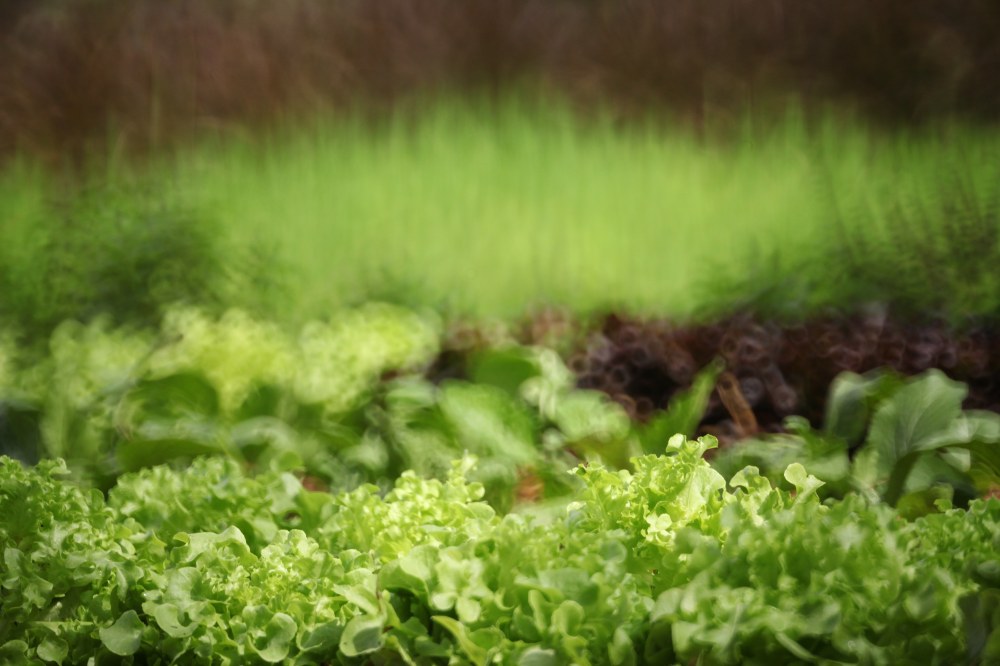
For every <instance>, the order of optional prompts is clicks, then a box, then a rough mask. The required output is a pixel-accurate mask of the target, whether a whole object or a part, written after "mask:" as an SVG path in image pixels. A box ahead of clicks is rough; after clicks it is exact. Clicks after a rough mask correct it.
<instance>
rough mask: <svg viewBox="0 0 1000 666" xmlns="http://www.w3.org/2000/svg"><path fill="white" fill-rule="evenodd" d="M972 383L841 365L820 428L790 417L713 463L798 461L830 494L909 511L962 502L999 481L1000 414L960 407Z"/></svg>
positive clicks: (777, 470) (777, 471)
mask: <svg viewBox="0 0 1000 666" xmlns="http://www.w3.org/2000/svg"><path fill="white" fill-rule="evenodd" d="M967 392H968V390H967V387H966V386H965V385H964V384H961V383H959V382H955V381H952V380H950V379H948V377H947V376H945V374H944V373H942V372H941V371H939V370H930V371H928V372H925V373H924V374H922V375H918V376H916V377H911V378H903V377H900V376H898V375H895V374H893V373H888V372H882V371H876V372H873V373H870V374H868V375H865V376H861V375H857V374H854V373H843V374H841V375H840V376H838V377H837V378H836V380H835V381H834V383H833V384H832V385H831V387H830V395H829V398H828V400H827V407H826V416H825V422H824V423H823V425H822V428H821V429H819V430H815V429H813V428H812V427H811V426H810V424H809V423H808V422H807V421H806V420H805V419H803V418H801V417H789V418H788V419H787V420H786V422H785V425H786V428H787V429H788V431H789V433H788V434H781V435H768V436H764V437H760V438H754V439H749V440H745V441H742V442H739V443H737V444H735V445H733V446H732V447H730V448H728V449H727V450H726V451H724V452H722V453H721V454H720V455H719V456H717V457H716V458H715V459H714V461H713V463H714V464H715V466H716V467H717V468H718V469H719V470H720V471H722V473H723V474H726V473H734V472H735V471H737V470H738V469H740V468H742V467H744V466H745V465H755V466H758V467H759V468H760V469H762V470H763V472H764V474H765V475H766V476H768V477H769V478H770V479H771V480H772V481H775V482H777V481H778V480H779V478H780V475H781V473H782V472H783V470H784V469H785V468H786V467H787V466H788V465H789V464H791V463H793V462H798V463H801V464H802V465H803V466H804V467H805V469H807V470H808V471H809V472H810V473H811V474H815V475H816V476H817V477H818V478H820V479H822V480H823V481H824V482H825V484H826V485H825V486H824V495H826V496H830V497H844V496H845V495H846V494H847V493H850V492H859V493H862V494H864V495H866V496H868V497H871V498H880V499H881V500H883V501H885V502H887V503H889V504H890V505H892V506H896V507H897V508H898V509H899V510H900V511H901V512H902V513H904V514H906V515H911V516H912V515H920V514H924V513H928V512H930V511H933V510H934V506H935V501H936V500H938V499H947V500H948V501H956V502H959V501H961V502H963V503H964V502H967V501H968V500H969V499H970V498H972V497H977V496H981V495H982V494H984V493H986V492H988V491H989V489H990V488H991V487H992V486H994V485H996V484H998V483H1000V415H998V414H996V413H995V412H989V411H982V410H963V409H962V401H963V400H964V399H965V396H966V394H967Z"/></svg>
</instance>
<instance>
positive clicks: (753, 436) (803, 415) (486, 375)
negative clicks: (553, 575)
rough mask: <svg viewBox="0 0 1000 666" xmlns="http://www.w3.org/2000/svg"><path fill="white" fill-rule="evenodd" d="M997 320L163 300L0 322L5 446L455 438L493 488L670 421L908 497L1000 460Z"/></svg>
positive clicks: (373, 450) (728, 463)
mask: <svg viewBox="0 0 1000 666" xmlns="http://www.w3.org/2000/svg"><path fill="white" fill-rule="evenodd" d="M540 343H544V344H540ZM997 343H998V339H997V338H996V335H995V334H994V333H993V332H992V329H990V328H982V329H978V330H969V331H966V332H955V331H951V330H950V329H948V328H945V327H944V326H942V325H904V324H901V323H899V322H895V321H893V320H891V319H888V318H886V317H884V316H880V317H875V316H874V315H872V316H868V317H862V318H859V319H853V320H852V319H844V320H833V319H829V320H823V321H820V320H815V321H812V322H808V323H804V324H799V325H796V326H791V327H786V328H782V327H780V326H778V325H776V324H763V323H758V322H755V321H753V320H752V319H748V318H744V317H736V318H732V319H729V320H724V321H722V322H720V323H717V324H712V325H704V326H693V327H671V326H669V325H668V324H666V323H664V322H641V321H638V320H635V321H630V320H624V319H621V318H618V317H611V318H608V319H606V320H605V321H603V323H601V324H600V325H599V326H597V327H596V328H592V329H589V330H588V329H587V328H586V327H584V326H582V325H581V326H574V325H571V324H569V323H567V322H566V321H560V320H557V319H556V318H553V317H551V316H549V317H539V318H537V319H535V320H534V321H533V322H532V323H531V324H530V325H527V326H526V327H525V328H524V330H522V331H517V330H515V329H511V328H508V329H504V328H496V329H493V330H490V329H488V328H482V327H481V328H478V329H476V328H468V327H465V328H463V327H459V326H451V327H449V328H448V332H447V333H445V332H444V331H443V326H442V323H441V321H440V320H439V319H437V318H436V317H435V316H433V315H430V314H428V313H418V312H415V311H411V310H408V309H404V308H400V307H397V306H390V305H378V304H369V305H367V306H364V307H360V308H355V309H347V310H342V311H340V312H339V313H338V314H336V315H334V316H333V317H331V318H329V319H328V320H326V321H314V322H312V323H309V324H307V325H305V326H304V327H302V328H301V329H300V330H298V331H292V330H290V329H288V328H285V327H282V326H279V325H277V324H275V323H273V322H269V321H266V320H261V319H256V318H253V317H251V316H249V315H247V314H245V313H243V312H241V311H239V310H232V311H230V312H228V313H227V314H225V315H223V316H221V317H216V316H212V315H209V314H206V313H205V312H203V311H201V310H198V309H194V308H182V307H177V308H174V309H172V310H170V311H168V313H167V315H166V317H165V320H164V323H163V325H162V326H161V327H160V329H159V330H156V331H141V330H138V329H124V328H112V327H110V326H108V325H107V324H106V323H103V322H102V321H101V320H96V321H94V322H92V323H90V324H87V325H84V324H79V323H75V322H67V323H65V324H63V325H62V326H60V327H59V328H58V329H57V330H56V331H55V333H54V334H53V336H52V338H51V341H50V345H49V349H48V350H47V351H46V352H45V353H43V354H41V355H39V354H38V352H37V350H30V349H22V350H20V351H19V350H18V347H17V346H16V345H15V344H13V343H12V342H11V343H8V344H6V345H4V346H3V347H2V350H3V351H0V453H5V454H7V455H11V456H13V457H15V458H18V459H20V460H23V461H25V462H27V463H29V464H33V463H35V462H37V461H38V460H40V459H43V458H63V459H65V460H66V461H67V463H68V464H69V466H70V468H71V469H72V470H73V472H74V474H75V476H76V478H77V479H78V480H82V481H86V482H87V483H91V484H94V485H96V486H97V487H100V488H103V489H107V488H109V487H111V486H112V485H113V484H114V481H115V479H116V478H117V477H118V476H119V475H120V474H122V473H124V472H133V471H137V470H139V469H143V468H145V467H148V466H151V465H156V464H160V463H167V462H182V461H185V460H188V459H190V458H192V457H195V456H198V455H202V454H218V455H223V456H226V457H229V458H232V459H234V460H238V461H240V462H241V463H243V464H245V465H248V466H252V467H254V468H256V469H277V470H282V471H287V470H301V471H302V474H304V479H305V482H306V483H307V484H308V485H310V486H311V487H315V488H324V489H334V490H350V489H352V488H355V487H357V486H358V485H360V484H362V483H375V484H377V485H380V486H381V487H383V488H387V487H389V486H391V484H392V482H393V481H394V480H395V479H396V478H398V476H399V475H400V474H401V473H402V472H404V471H406V470H413V471H416V472H417V473H418V474H421V475H425V476H438V477H440V476H441V475H442V474H444V473H445V472H446V471H447V470H448V469H449V468H450V465H451V463H452V462H453V461H454V460H455V459H456V458H458V457H460V456H461V455H462V454H463V453H464V452H469V453H472V454H474V455H476V456H477V457H478V458H479V465H478V467H477V471H476V472H475V474H474V478H473V480H475V481H478V482H481V483H483V484H484V486H485V487H486V492H487V499H488V500H489V501H490V502H491V503H492V504H493V505H494V506H495V507H497V508H499V509H501V510H507V509H509V508H510V507H511V506H512V505H513V504H514V503H515V502H516V501H518V500H521V501H524V500H528V501H538V500H541V499H546V498H549V499H551V498H555V497H559V496H562V495H564V494H565V493H566V492H568V486H566V483H565V475H564V474H563V472H564V470H565V469H566V468H568V467H571V466H573V465H575V464H576V463H577V462H580V461H588V460H596V461H600V462H603V463H605V464H608V465H611V466H613V467H616V468H620V469H626V468H628V466H629V460H630V458H632V457H633V456H635V455H640V454H644V453H645V454H656V453H661V452H662V450H663V445H664V442H665V441H666V440H667V438H669V437H670V436H672V435H674V434H678V433H679V434H683V435H686V436H696V435H699V434H712V435H714V436H717V437H718V438H719V439H721V440H722V442H723V447H722V451H721V452H720V454H719V455H716V456H714V457H713V463H714V464H715V465H716V466H718V467H719V468H720V469H726V470H729V472H730V473H734V472H735V471H737V470H738V469H739V467H741V466H742V464H743V463H745V462H752V463H753V464H755V465H757V466H759V467H760V468H761V469H762V472H763V473H764V474H765V475H768V476H769V477H770V478H771V479H772V480H773V481H775V482H776V483H779V484H780V483H782V481H781V475H782V473H783V471H784V468H785V466H787V464H789V463H791V462H795V461H798V462H801V463H802V464H804V465H805V466H806V469H807V471H809V472H810V473H813V474H816V475H817V476H818V477H819V478H821V479H822V480H823V481H824V482H826V483H827V486H826V491H824V492H829V493H830V494H836V495H843V494H844V493H846V492H848V491H849V490H861V491H863V492H865V493H867V494H868V495H869V496H871V497H882V498H883V499H887V500H888V501H889V502H890V503H891V504H894V505H895V504H897V503H898V502H900V501H903V500H905V501H906V502H907V503H908V506H910V509H909V510H910V511H917V512H918V513H919V512H920V511H922V510H924V509H926V508H927V507H930V506H931V505H932V500H933V498H935V497H938V496H940V494H941V493H945V494H947V495H948V496H949V498H952V499H954V500H955V501H956V502H958V503H959V504H961V505H964V504H965V503H967V502H968V501H969V500H970V499H972V498H974V497H977V496H981V495H983V494H988V493H991V492H994V490H995V486H996V484H997V483H998V482H1000V447H998V446H997V444H998V442H1000V413H998V409H997V402H998V399H997V396H996V391H997V388H996V387H995V386H994V384H993V377H994V376H996V368H995V366H996V364H997V362H998V361H997V359H998V358H1000V357H998V354H997V350H996V349H995V347H996V345H997ZM557 349H558V350H560V351H561V352H562V353H561V354H560V353H558V352H557V351H555V350H557ZM567 359H568V360H567ZM970 387H971V388H970ZM786 487H787V486H786ZM921 506H923V507H924V509H920V507H921Z"/></svg>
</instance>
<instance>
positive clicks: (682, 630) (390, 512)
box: [0, 394, 1000, 666]
mask: <svg viewBox="0 0 1000 666" xmlns="http://www.w3.org/2000/svg"><path fill="white" fill-rule="evenodd" d="M505 395H509V394H505ZM715 444H716V443H715V442H714V440H712V439H711V438H705V439H703V440H699V441H688V440H686V439H685V438H684V437H683V436H677V437H674V438H672V439H671V440H670V442H669V443H668V445H667V447H666V450H665V451H664V454H663V455H659V456H656V455H646V456H642V457H639V458H636V459H635V460H634V461H633V462H632V465H633V470H632V471H625V470H614V469H610V468H607V467H605V466H604V465H602V464H600V463H597V462H592V463H590V464H589V465H588V466H586V467H579V468H577V469H576V470H574V471H573V474H574V475H575V476H576V477H577V478H578V479H579V483H580V485H579V487H578V488H577V489H576V490H574V491H573V494H572V495H571V497H570V499H571V500H572V501H571V502H570V504H569V505H568V506H567V508H566V510H565V511H563V512H561V513H553V514H549V515H548V517H546V516H543V515H542V514H535V515H532V514H519V513H512V514H508V515H506V516H503V517H500V516H499V515H498V514H497V513H496V512H495V511H494V510H493V509H491V508H490V507H489V506H488V505H486V504H485V503H483V502H482V501H481V498H482V497H483V494H484V489H483V487H482V485H481V484H479V483H476V482H470V481H469V480H468V478H469V476H470V475H473V474H474V472H475V468H474V463H473V461H472V460H471V459H465V460H462V461H458V462H456V463H455V464H454V465H453V466H452V468H451V470H450V471H449V473H448V475H447V477H446V478H445V479H444V480H437V479H426V478H421V477H419V476H417V475H416V474H414V473H412V472H407V473H404V474H403V475H402V476H401V477H400V479H399V480H398V482H397V483H396V484H395V486H394V487H393V488H392V489H391V490H389V491H388V492H386V493H384V494H383V493H382V492H381V491H380V490H379V489H378V487H376V486H371V485H363V486H360V487H358V488H356V489H354V490H351V491H349V492H341V493H336V494H327V493H318V492H311V491H308V490H306V489H304V488H303V487H302V485H301V483H299V481H298V480H297V479H296V478H295V477H294V476H292V475H291V474H288V473H285V472H280V471H264V472H262V473H260V474H259V475H257V476H248V475H247V474H246V472H245V471H244V469H243V468H242V467H241V466H240V465H238V464H236V463H235V462H233V461H232V460H228V459H225V458H218V457H215V458H199V459H197V460H196V461H194V463H193V465H192V466H191V467H190V468H187V469H170V468H167V467H155V468H152V469H148V470H143V471H141V472H139V473H137V474H126V475H123V476H122V477H121V478H120V479H119V482H118V484H117V485H116V487H115V488H114V489H113V490H112V491H111V493H110V495H109V497H108V499H107V500H105V499H104V497H103V496H102V495H101V494H100V493H99V492H95V491H88V490H85V489H82V488H80V487H78V486H75V485H73V484H71V483H69V482H67V481H66V480H65V477H66V475H67V473H68V470H67V468H66V466H65V465H63V464H61V463H58V462H52V461H43V462H42V463H40V464H39V465H38V466H37V467H35V468H34V469H30V470H28V469H25V468H23V467H22V466H21V465H20V464H19V463H17V462H15V461H13V460H10V459H0V502H2V504H3V506H4V507H5V509H6V510H5V511H4V512H3V513H2V514H0V549H2V552H3V558H4V568H3V570H2V571H3V575H2V578H0V603H2V605H3V608H4V613H3V615H2V617H0V655H2V656H3V659H4V660H5V663H32V662H36V661H38V660H48V661H53V662H56V663H60V662H61V663H82V662H86V661H87V659H89V658H91V657H93V658H94V659H95V663H104V662H115V660H119V661H120V660H121V659H123V658H126V659H127V658H134V659H135V660H137V661H143V662H174V663H205V662H212V663H226V664H236V663H288V664H315V665H319V664H333V663H341V664H350V663H358V662H359V661H364V662H369V661H370V662H373V663H411V664H434V663H482V664H487V663H514V664H519V663H520V664H552V663H574V664H593V665H595V666H596V665H598V664H616V665H618V664H640V663H676V664H684V663H690V662H691V661H700V662H702V663H713V664H714V663H717V664H729V663H733V664H735V663H787V662H789V661H803V660H804V661H817V662H825V663H942V664H944V663H960V662H963V661H965V660H967V659H971V660H975V659H981V660H983V661H987V662H988V660H989V659H991V658H992V657H993V655H994V654H995V652H996V641H997V638H996V636H997V627H998V622H997V620H998V619H1000V616H998V615H997V595H996V592H997V586H998V585H1000V573H998V572H1000V563H998V560H997V557H996V552H997V549H998V547H1000V541H998V538H997V534H998V533H1000V501H997V500H992V501H990V502H981V501H974V502H972V503H971V504H970V507H969V509H968V511H963V510H958V509H948V508H947V507H945V506H944V505H943V504H942V507H943V512H942V513H936V514H932V515H928V516H926V517H923V518H919V519H917V520H915V521H912V522H907V521H902V520H900V519H899V517H898V515H897V514H896V513H895V512H894V511H893V510H892V509H891V508H890V507H888V506H886V505H885V504H876V505H872V504H869V503H868V502H866V500H865V499H864V498H863V497H861V496H858V495H852V496H850V497H848V498H846V499H845V500H843V501H841V502H834V503H830V504H823V503H821V502H820V500H819V498H818V496H817V494H816V492H815V491H816V490H817V488H819V487H820V486H821V482H820V480H818V479H817V478H816V477H814V476H812V475H810V474H809V473H808V472H807V471H806V469H805V468H804V467H803V466H801V465H792V466H790V467H789V468H788V469H787V470H786V471H785V476H786V477H787V480H788V482H789V483H791V484H793V485H794V486H795V487H796V493H795V494H794V495H792V494H789V493H786V492H785V491H783V490H781V489H779V488H775V487H773V486H772V485H771V484H770V483H769V482H768V481H767V479H765V478H763V477H762V476H760V474H759V473H758V472H757V470H756V469H754V468H747V469H744V470H741V471H740V473H738V474H736V475H734V476H733V477H732V478H731V479H730V481H729V483H728V486H727V484H726V481H725V479H724V478H723V477H722V476H721V475H720V474H719V473H718V472H716V471H715V470H714V469H713V468H712V467H711V466H710V465H709V464H708V463H707V462H706V461H705V460H704V459H703V458H702V456H703V454H704V453H705V452H706V451H707V450H709V449H710V448H712V447H714V446H715Z"/></svg>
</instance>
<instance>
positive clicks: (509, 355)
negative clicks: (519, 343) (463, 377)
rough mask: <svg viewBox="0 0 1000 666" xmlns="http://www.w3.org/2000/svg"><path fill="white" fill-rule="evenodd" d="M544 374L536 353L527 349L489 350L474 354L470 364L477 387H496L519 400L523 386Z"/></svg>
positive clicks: (472, 377)
mask: <svg viewBox="0 0 1000 666" xmlns="http://www.w3.org/2000/svg"><path fill="white" fill-rule="evenodd" d="M539 374H541V368H540V367H539V365H538V360H537V359H536V354H535V352H534V351H533V350H531V349H527V348H524V347H509V348H506V349H488V350H484V351H479V352H476V353H474V354H473V355H472V356H471V357H470V358H469V361H468V375H469V379H471V380H472V381H473V382H474V383H476V384H488V385H490V386H496V387H497V388H500V389H503V390H504V391H506V392H507V393H509V394H510V395H511V396H512V397H517V396H518V395H519V391H520V389H521V385H522V384H523V383H524V382H526V381H527V380H529V379H531V378H532V377H537V376H538V375H539Z"/></svg>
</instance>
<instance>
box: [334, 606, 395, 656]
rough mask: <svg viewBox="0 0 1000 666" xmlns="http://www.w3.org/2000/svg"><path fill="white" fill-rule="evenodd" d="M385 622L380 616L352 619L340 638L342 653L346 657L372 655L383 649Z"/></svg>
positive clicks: (360, 616)
mask: <svg viewBox="0 0 1000 666" xmlns="http://www.w3.org/2000/svg"><path fill="white" fill-rule="evenodd" d="M384 628H385V621H384V620H383V619H382V618H381V617H379V616H373V615H358V616H356V617H353V618H351V620H350V622H348V623H347V626H346V627H344V633H343V634H342V635H341V637H340V651H341V653H342V654H343V655H344V656H346V657H359V656H361V655H364V654H371V653H372V652H375V651H376V650H378V649H379V648H381V647H382V643H383V640H384V638H383V630H384Z"/></svg>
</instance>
